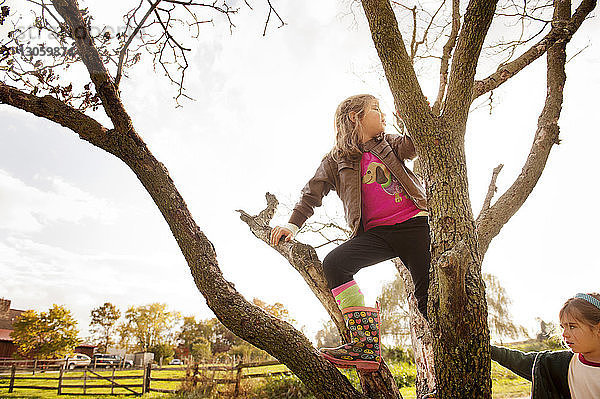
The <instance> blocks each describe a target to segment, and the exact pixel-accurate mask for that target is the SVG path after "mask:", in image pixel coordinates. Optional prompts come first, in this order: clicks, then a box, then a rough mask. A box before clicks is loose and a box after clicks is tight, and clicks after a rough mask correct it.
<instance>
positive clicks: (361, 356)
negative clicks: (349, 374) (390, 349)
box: [319, 306, 381, 371]
mask: <svg viewBox="0 0 600 399" xmlns="http://www.w3.org/2000/svg"><path fill="white" fill-rule="evenodd" d="M342 313H343V314H344V321H345V322H346V325H347V326H348V330H350V337H351V340H350V342H349V343H347V344H344V345H341V346H338V347H337V348H321V349H319V351H320V352H321V356H323V357H324V358H325V359H327V360H329V361H330V362H331V363H333V364H334V365H336V366H337V367H340V368H350V367H356V368H357V369H358V370H363V371H377V370H378V369H379V364H380V363H381V351H380V347H379V344H380V343H379V309H376V308H368V307H363V306H354V307H350V308H346V309H343V310H342Z"/></svg>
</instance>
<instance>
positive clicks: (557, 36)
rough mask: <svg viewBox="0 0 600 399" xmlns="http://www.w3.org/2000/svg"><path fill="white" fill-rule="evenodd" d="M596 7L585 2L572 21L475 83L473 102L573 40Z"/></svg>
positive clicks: (587, 1)
mask: <svg viewBox="0 0 600 399" xmlns="http://www.w3.org/2000/svg"><path fill="white" fill-rule="evenodd" d="M595 7H596V0H583V1H582V2H581V4H580V5H579V7H578V8H577V10H576V11H575V13H574V14H573V16H572V17H570V20H567V21H565V22H566V23H563V24H562V25H555V26H553V27H552V29H551V30H550V32H549V33H548V34H547V35H546V36H545V37H544V38H543V39H542V40H540V41H539V42H538V43H536V44H535V45H534V46H532V47H531V48H530V49H529V50H527V51H526V52H524V53H523V54H522V55H521V56H519V57H518V58H516V59H515V60H513V61H511V62H509V63H507V64H505V65H502V66H500V67H499V68H498V70H497V71H496V72H494V73H493V74H491V75H490V76H488V77H486V78H484V79H482V80H478V81H477V82H475V84H474V85H473V94H472V96H471V101H473V100H475V99H476V98H477V97H479V96H481V95H483V94H485V93H487V92H489V91H491V90H494V89H495V88H497V87H499V86H500V85H502V84H503V83H504V82H506V81H507V80H508V79H510V78H511V77H513V76H515V75H516V74H517V73H518V72H520V71H521V70H523V69H524V68H525V67H526V66H527V65H529V64H531V63H532V62H533V61H535V60H536V59H538V58H539V57H540V56H542V55H543V54H544V53H545V52H546V51H547V50H548V49H549V48H550V47H551V46H552V45H553V44H554V43H557V42H560V41H566V42H568V41H569V40H571V37H572V36H573V34H575V32H577V30H578V29H579V27H580V26H581V24H582V23H583V21H584V20H585V19H586V18H587V16H588V15H589V14H590V12H592V10H593V9H594V8H595Z"/></svg>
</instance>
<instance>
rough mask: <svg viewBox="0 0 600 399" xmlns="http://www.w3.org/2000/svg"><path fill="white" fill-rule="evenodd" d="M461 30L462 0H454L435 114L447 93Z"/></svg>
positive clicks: (442, 61)
mask: <svg viewBox="0 0 600 399" xmlns="http://www.w3.org/2000/svg"><path fill="white" fill-rule="evenodd" d="M459 30H460V0H452V30H451V31H450V36H449V37H448V41H447V42H446V44H445V45H444V48H443V50H442V60H441V62H440V86H439V88H438V95H437V98H436V99H435V102H434V104H433V107H432V110H433V114H434V115H439V114H440V110H441V108H442V101H443V99H444V94H445V93H446V86H447V84H448V65H449V63H450V56H451V55H452V50H453V49H454V46H455V45H456V38H457V37H458V31H459Z"/></svg>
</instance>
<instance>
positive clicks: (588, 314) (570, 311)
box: [558, 292, 600, 327]
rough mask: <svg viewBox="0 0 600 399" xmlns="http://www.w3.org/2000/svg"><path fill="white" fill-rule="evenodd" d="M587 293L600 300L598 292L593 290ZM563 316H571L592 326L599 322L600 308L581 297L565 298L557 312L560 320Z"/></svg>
mask: <svg viewBox="0 0 600 399" xmlns="http://www.w3.org/2000/svg"><path fill="white" fill-rule="evenodd" d="M588 295H590V296H592V297H594V298H596V299H597V300H599V301H600V294H598V293H595V292H593V293H590V294H588ZM565 316H571V317H572V318H574V319H575V320H578V321H581V322H582V323H585V324H587V325H589V326H593V327H595V326H597V325H599V324H600V309H598V308H597V307H596V305H593V304H591V303H590V302H588V301H586V300H585V299H583V298H571V299H569V300H567V302H565V304H564V305H563V307H562V309H561V310H560V312H559V313H558V317H559V319H560V320H563V317H565Z"/></svg>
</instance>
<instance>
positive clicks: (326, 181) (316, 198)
mask: <svg viewBox="0 0 600 399" xmlns="http://www.w3.org/2000/svg"><path fill="white" fill-rule="evenodd" d="M334 181H335V180H334V175H333V169H332V165H331V161H330V159H329V155H326V156H325V157H324V158H323V160H322V161H321V164H320V165H319V167H318V168H317V171H316V172H315V175H314V176H313V177H312V178H311V179H310V180H309V181H308V183H306V185H305V186H304V188H303V189H302V192H301V196H300V200H299V201H298V203H297V204H296V206H295V207H294V211H293V212H292V215H291V216H290V220H289V222H290V223H293V224H295V225H296V226H298V227H302V225H303V224H304V222H305V221H306V219H308V218H309V217H311V216H312V215H313V213H314V208H316V207H318V206H321V203H322V201H323V197H324V196H326V195H327V193H329V191H331V190H332V189H335V186H334V184H335V183H334Z"/></svg>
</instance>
